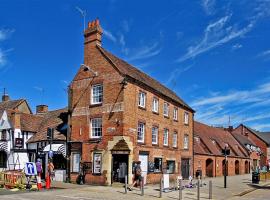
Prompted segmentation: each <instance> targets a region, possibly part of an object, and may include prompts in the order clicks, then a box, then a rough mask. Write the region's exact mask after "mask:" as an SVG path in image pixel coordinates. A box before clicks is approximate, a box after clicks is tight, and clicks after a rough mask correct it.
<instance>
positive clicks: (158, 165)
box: [154, 158, 162, 172]
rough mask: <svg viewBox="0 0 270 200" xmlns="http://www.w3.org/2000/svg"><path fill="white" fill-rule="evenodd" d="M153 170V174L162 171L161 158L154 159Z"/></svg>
mask: <svg viewBox="0 0 270 200" xmlns="http://www.w3.org/2000/svg"><path fill="white" fill-rule="evenodd" d="M154 165H155V169H154V172H161V171H162V158H154Z"/></svg>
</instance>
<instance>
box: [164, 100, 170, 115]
mask: <svg viewBox="0 0 270 200" xmlns="http://www.w3.org/2000/svg"><path fill="white" fill-rule="evenodd" d="M163 115H164V116H166V117H169V103H167V102H164V104H163Z"/></svg>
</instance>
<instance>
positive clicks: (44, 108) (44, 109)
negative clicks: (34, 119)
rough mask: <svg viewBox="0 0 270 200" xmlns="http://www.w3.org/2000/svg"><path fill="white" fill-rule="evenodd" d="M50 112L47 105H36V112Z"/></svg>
mask: <svg viewBox="0 0 270 200" xmlns="http://www.w3.org/2000/svg"><path fill="white" fill-rule="evenodd" d="M47 112H48V106H47V105H37V106H36V114H44V113H47Z"/></svg>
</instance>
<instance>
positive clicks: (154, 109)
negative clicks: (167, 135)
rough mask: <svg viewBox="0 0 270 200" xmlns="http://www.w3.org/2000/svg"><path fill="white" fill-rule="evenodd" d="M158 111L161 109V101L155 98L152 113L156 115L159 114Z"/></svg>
mask: <svg viewBox="0 0 270 200" xmlns="http://www.w3.org/2000/svg"><path fill="white" fill-rule="evenodd" d="M158 109H159V99H158V98H157V97H153V101H152V111H153V112H154V113H158Z"/></svg>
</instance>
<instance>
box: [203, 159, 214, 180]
mask: <svg viewBox="0 0 270 200" xmlns="http://www.w3.org/2000/svg"><path fill="white" fill-rule="evenodd" d="M205 166H206V176H207V177H213V169H214V162H213V160H212V159H211V158H208V159H207V160H206V162H205Z"/></svg>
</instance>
